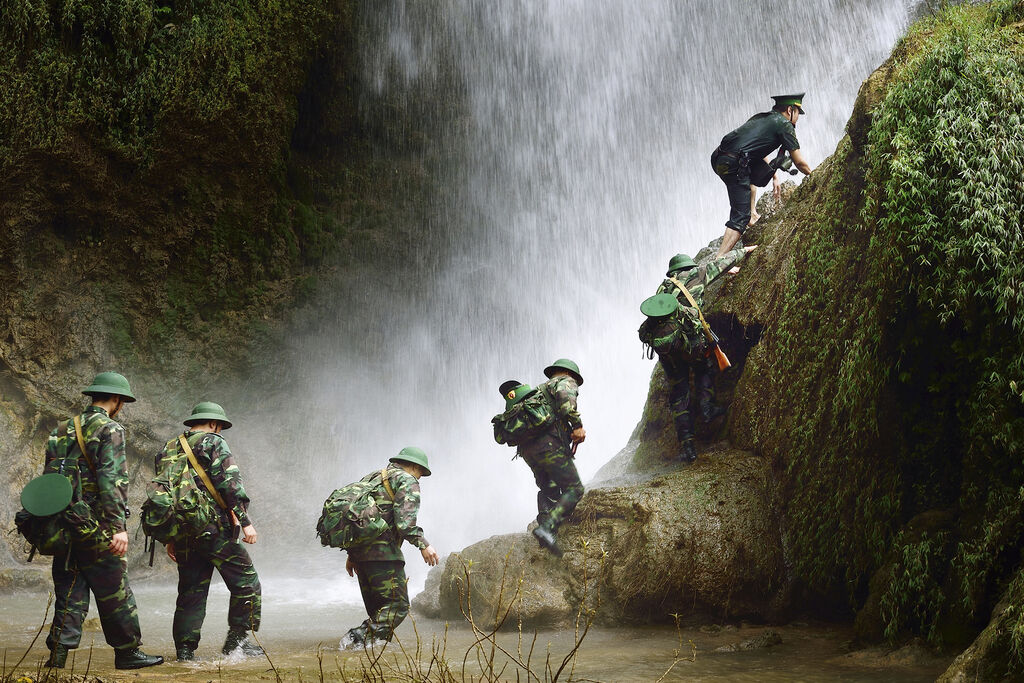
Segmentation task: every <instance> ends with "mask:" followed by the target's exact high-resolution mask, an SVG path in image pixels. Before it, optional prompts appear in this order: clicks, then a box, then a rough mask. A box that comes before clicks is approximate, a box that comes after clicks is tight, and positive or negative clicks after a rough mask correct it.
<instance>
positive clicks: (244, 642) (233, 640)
mask: <svg viewBox="0 0 1024 683" xmlns="http://www.w3.org/2000/svg"><path fill="white" fill-rule="evenodd" d="M238 648H241V649H242V654H244V655H245V656H246V657H259V656H261V655H262V654H263V648H262V647H260V646H259V645H257V644H255V643H253V642H252V641H251V640H249V632H248V631H241V630H236V629H231V630H230V631H228V637H227V638H225V639H224V647H222V648H221V649H220V651H221V652H223V653H224V654H226V655H229V654H231V653H232V652H234V651H235V650H237V649H238Z"/></svg>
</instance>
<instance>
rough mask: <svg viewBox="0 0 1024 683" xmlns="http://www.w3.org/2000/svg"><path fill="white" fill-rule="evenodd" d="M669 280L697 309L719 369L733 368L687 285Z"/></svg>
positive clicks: (672, 279)
mask: <svg viewBox="0 0 1024 683" xmlns="http://www.w3.org/2000/svg"><path fill="white" fill-rule="evenodd" d="M669 280H671V281H672V283H673V284H674V285H675V286H676V287H678V288H679V290H680V291H681V292H682V293H683V294H685V295H686V299H687V300H688V301H689V302H690V305H691V306H693V307H694V308H696V309H697V315H698V316H699V317H700V324H701V327H703V328H704V336H705V337H707V340H708V342H709V343H710V344H711V350H712V351H713V352H714V354H715V360H716V361H718V369H719V370H727V369H728V368H730V367H732V363H730V362H729V358H728V356H726V355H725V351H723V350H722V347H721V346H720V345H719V341H718V335H717V334H715V333H714V331H713V330H712V329H711V326H710V325H708V321H707V320H705V319H704V314H703V313H701V311H700V306H698V305H697V302H696V301H695V300H694V298H693V295H692V294H690V290H688V289H687V288H686V285H684V284H683V283H682V282H680V281H679V280H677V279H675V278H674V277H670V278H669Z"/></svg>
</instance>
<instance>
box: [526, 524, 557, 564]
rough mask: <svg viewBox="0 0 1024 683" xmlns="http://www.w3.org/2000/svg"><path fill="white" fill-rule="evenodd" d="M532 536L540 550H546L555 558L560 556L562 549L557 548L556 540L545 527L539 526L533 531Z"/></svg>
mask: <svg viewBox="0 0 1024 683" xmlns="http://www.w3.org/2000/svg"><path fill="white" fill-rule="evenodd" d="M533 536H534V538H536V539H537V541H538V542H539V543H540V545H541V547H542V548H546V549H547V551H548V552H549V553H551V554H552V555H554V556H555V557H561V556H562V549H561V548H559V547H558V542H557V539H556V538H555V534H554V533H552V531H551V530H550V529H548V528H547V527H543V526H539V527H537V528H536V529H534V530H533Z"/></svg>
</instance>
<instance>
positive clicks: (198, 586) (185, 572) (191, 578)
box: [156, 401, 263, 662]
mask: <svg viewBox="0 0 1024 683" xmlns="http://www.w3.org/2000/svg"><path fill="white" fill-rule="evenodd" d="M184 424H185V426H186V427H188V429H186V430H185V433H184V435H183V436H184V441H185V443H186V444H187V445H188V448H189V449H191V451H192V455H193V456H194V457H195V460H196V462H197V463H198V465H199V467H201V468H202V469H203V471H204V473H205V475H206V477H207V478H208V479H209V483H210V484H211V485H212V486H213V489H214V490H215V491H216V492H217V496H218V497H219V499H218V500H217V505H216V506H215V508H214V509H215V510H216V512H217V514H216V516H215V517H214V519H213V521H212V522H210V524H209V525H208V526H207V528H206V529H205V530H204V531H203V532H202V533H200V534H199V535H198V536H196V537H194V538H187V539H185V541H184V542H182V541H178V542H177V543H168V544H167V546H166V549H167V556H168V557H170V558H171V560H172V561H174V562H175V563H176V564H177V565H178V600H177V603H176V604H175V607H174V624H173V626H172V632H173V635H174V648H175V650H176V652H177V657H178V661H179V662H188V661H192V660H193V659H195V651H196V648H197V647H199V638H200V630H201V629H202V627H203V620H204V619H205V618H206V599H207V596H208V595H209V593H210V579H211V578H212V577H213V570H214V569H216V570H217V571H218V572H220V576H221V578H222V579H223V580H224V585H225V586H227V588H228V591H229V592H230V593H231V599H230V601H229V602H228V635H227V638H226V639H225V641H224V646H223V647H222V648H221V652H222V653H224V654H226V655H227V654H231V653H232V652H234V651H235V650H241V652H242V653H243V654H245V655H247V656H258V655H262V654H263V650H262V649H261V648H260V647H259V646H258V645H256V644H255V643H253V642H251V641H250V640H249V636H248V633H249V630H250V629H251V630H253V631H257V630H259V627H260V607H261V597H260V593H261V591H260V578H259V576H258V575H257V574H256V568H255V567H253V564H252V559H251V558H250V557H249V553H248V552H247V551H246V550H245V547H244V546H242V544H241V543H239V542H238V533H239V530H240V531H241V535H242V540H244V541H245V542H246V543H250V544H252V543H255V542H256V528H255V527H254V526H253V524H252V520H250V519H249V514H248V508H249V496H248V495H246V493H245V488H243V486H242V478H241V474H240V473H239V471H238V466H237V465H236V464H235V461H234V458H233V457H232V455H231V450H230V449H229V448H228V443H227V441H226V440H225V439H224V437H223V435H221V432H222V431H223V430H225V429H230V427H231V421H230V420H228V417H227V415H226V414H225V412H224V409H223V408H222V407H221V406H220V405H219V404H217V403H213V402H210V401H206V402H203V403H199V404H197V405H196V406H195V407H194V408H193V409H192V414H191V415H190V416H189V417H188V418H187V419H186V420H185V421H184ZM183 448H185V446H184V445H183V444H182V443H181V440H180V439H179V438H178V437H175V438H173V439H171V440H170V441H168V442H167V444H166V445H165V446H164V448H163V450H162V451H161V452H160V453H159V454H158V455H157V456H156V469H157V470H159V469H160V462H161V460H163V459H164V458H167V457H168V456H170V457H178V456H180V451H181V450H182V449H183ZM193 476H194V478H195V480H196V486H197V487H198V488H199V489H200V490H201V491H202V492H203V493H202V495H208V489H207V488H206V486H205V484H204V483H203V482H202V479H203V475H202V474H200V473H198V471H197V472H196V473H195V474H194V475H193Z"/></svg>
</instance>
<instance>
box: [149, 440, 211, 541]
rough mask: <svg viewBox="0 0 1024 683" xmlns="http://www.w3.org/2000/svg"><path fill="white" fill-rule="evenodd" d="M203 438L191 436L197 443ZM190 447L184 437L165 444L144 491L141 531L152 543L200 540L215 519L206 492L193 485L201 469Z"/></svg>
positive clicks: (190, 444)
mask: <svg viewBox="0 0 1024 683" xmlns="http://www.w3.org/2000/svg"><path fill="white" fill-rule="evenodd" d="M203 436H204V434H203V433H199V434H197V435H193V437H192V441H193V442H195V443H198V442H199V440H200V439H202V438H203ZM183 442H184V443H183ZM192 445H193V443H189V442H188V441H185V439H184V438H183V437H179V438H176V439H172V440H170V441H168V442H167V445H166V446H165V448H164V450H165V452H166V454H165V455H164V456H163V457H162V458H161V459H160V462H158V463H157V467H156V475H155V476H154V477H153V478H152V479H151V480H150V482H149V486H148V487H147V489H146V500H145V501H143V503H142V515H141V517H142V531H143V533H145V534H146V536H149V537H150V538H152V539H153V540H154V541H159V542H160V543H174V542H176V541H180V540H183V539H185V538H199V537H200V536H202V535H203V534H204V533H206V532H207V531H208V527H209V525H210V523H211V522H213V521H214V520H215V519H216V515H217V511H216V508H215V506H214V503H213V501H212V500H211V499H210V496H209V495H208V493H207V491H206V490H205V489H204V488H203V487H200V486H199V485H197V484H196V480H195V475H196V474H197V473H198V468H201V466H200V465H199V463H198V462H195V460H194V457H195V456H194V455H192V452H191V447H192ZM186 446H188V448H186ZM189 456H192V457H189ZM205 474H206V473H205V472H203V475H205ZM201 476H202V475H201Z"/></svg>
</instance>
